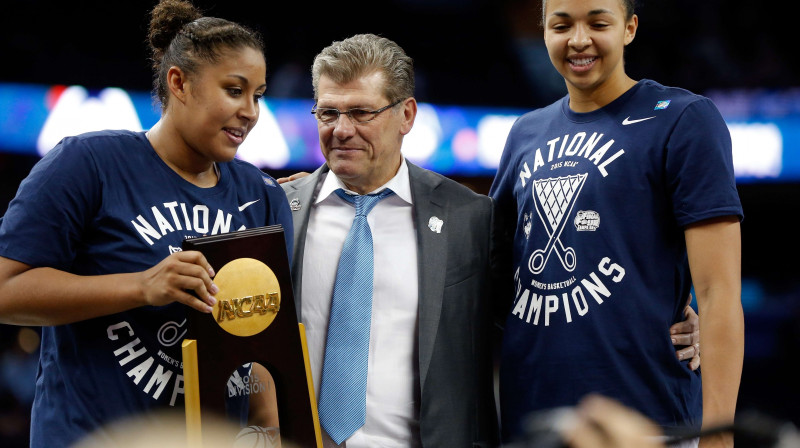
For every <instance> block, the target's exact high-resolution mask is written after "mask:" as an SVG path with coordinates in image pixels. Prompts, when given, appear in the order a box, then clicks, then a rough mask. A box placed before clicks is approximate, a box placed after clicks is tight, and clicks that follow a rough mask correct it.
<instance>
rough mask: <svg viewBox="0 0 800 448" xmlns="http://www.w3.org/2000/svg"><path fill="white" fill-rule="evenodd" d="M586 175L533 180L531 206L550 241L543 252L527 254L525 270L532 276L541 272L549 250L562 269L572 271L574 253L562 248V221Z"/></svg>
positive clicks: (545, 264) (563, 221) (569, 211)
mask: <svg viewBox="0 0 800 448" xmlns="http://www.w3.org/2000/svg"><path fill="white" fill-rule="evenodd" d="M586 176H587V174H576V175H574V176H566V177H556V178H551V179H538V180H535V181H533V203H534V204H535V205H536V213H538V214H539V219H541V220H542V223H543V224H544V227H545V230H547V235H548V236H549V237H550V239H548V240H547V245H546V246H545V247H544V249H536V250H535V251H533V254H531V258H530V260H529V261H528V269H530V271H531V272H532V273H534V274H538V273H540V272H542V271H543V270H544V267H545V266H547V261H548V260H549V259H550V254H551V253H552V252H553V251H555V253H556V255H557V256H558V259H559V260H560V261H561V265H562V266H564V269H566V270H567V271H570V272H572V271H573V270H574V269H575V262H576V260H575V250H574V249H572V248H571V247H564V244H563V243H562V242H561V232H562V231H564V225H565V223H566V222H567V219H566V218H567V217H568V216H569V215H570V214H571V213H572V207H573V206H574V205H575V200H576V199H577V198H578V195H579V194H580V192H581V189H582V188H583V183H584V181H585V180H586Z"/></svg>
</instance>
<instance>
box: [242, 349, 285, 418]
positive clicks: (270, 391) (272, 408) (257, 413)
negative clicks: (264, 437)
mask: <svg viewBox="0 0 800 448" xmlns="http://www.w3.org/2000/svg"><path fill="white" fill-rule="evenodd" d="M252 366H253V367H252V368H253V373H252V375H253V376H255V377H257V378H258V381H257V383H258V384H263V385H264V388H263V389H261V388H259V389H258V391H257V393H252V394H250V413H249V414H250V415H249V417H248V424H250V425H257V426H261V427H262V428H270V427H272V428H278V427H280V424H279V422H278V397H277V395H276V391H275V380H273V379H272V375H270V373H269V371H268V370H267V369H266V368H265V367H264V366H262V365H261V364H259V363H256V362H254V363H253V364H252Z"/></svg>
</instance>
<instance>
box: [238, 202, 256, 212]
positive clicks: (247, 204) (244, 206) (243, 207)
mask: <svg viewBox="0 0 800 448" xmlns="http://www.w3.org/2000/svg"><path fill="white" fill-rule="evenodd" d="M260 200H261V199H256V200H255V201H250V202H245V203H244V204H242V205H240V206H239V211H242V210H244V209H246V208H247V207H250V206H251V205H253V204H255V203H256V202H258V201H260Z"/></svg>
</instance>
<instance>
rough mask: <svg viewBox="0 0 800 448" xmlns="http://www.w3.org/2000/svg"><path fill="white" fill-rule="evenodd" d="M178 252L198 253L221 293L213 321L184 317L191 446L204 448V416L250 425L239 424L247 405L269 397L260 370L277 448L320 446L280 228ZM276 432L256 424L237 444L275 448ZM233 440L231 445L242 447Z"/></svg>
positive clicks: (197, 243) (203, 241)
mask: <svg viewBox="0 0 800 448" xmlns="http://www.w3.org/2000/svg"><path fill="white" fill-rule="evenodd" d="M183 250H197V251H200V252H202V253H203V255H204V256H205V257H206V259H207V260H208V262H209V263H210V264H211V266H213V267H214V269H215V270H216V273H217V275H216V277H215V278H214V283H215V284H216V285H217V286H218V287H219V293H218V294H217V295H216V298H217V303H216V304H215V305H214V307H213V311H212V313H211V314H205V313H201V312H199V311H197V310H194V309H190V310H189V328H188V335H187V338H186V339H184V341H183V375H184V390H185V392H184V393H185V399H186V434H187V442H188V445H189V446H190V447H197V446H202V439H203V434H204V431H210V429H209V428H208V425H206V426H205V427H204V426H203V425H202V424H201V423H202V418H203V417H205V416H208V417H209V421H210V419H211V418H215V417H220V416H221V417H224V416H225V415H227V417H228V418H229V419H233V418H238V420H239V422H240V425H241V426H243V427H244V426H247V425H248V423H243V422H246V421H247V415H248V409H249V406H250V404H251V403H253V402H259V400H261V401H263V399H262V397H265V396H266V395H262V396H258V395H256V394H258V393H264V392H267V391H266V390H265V382H266V381H265V378H262V376H264V375H263V374H261V375H259V374H256V368H257V366H258V367H261V366H263V367H264V368H266V370H267V371H268V374H269V375H271V377H272V379H273V381H274V384H275V388H274V393H275V401H276V404H277V413H278V421H279V425H280V426H279V428H280V429H279V432H280V443H281V444H282V445H283V446H292V447H300V448H306V447H308V448H311V447H322V439H321V432H320V426H319V417H318V415H317V405H316V400H315V397H314V387H313V385H312V380H311V373H310V367H309V364H308V352H307V348H306V340H305V330H304V328H303V325H302V324H298V322H297V314H296V312H295V304H294V295H293V293H292V283H291V276H290V273H289V260H288V257H287V254H286V243H285V239H284V233H283V228H282V226H280V225H275V226H265V227H258V228H254V229H248V230H241V231H236V232H231V233H226V234H221V235H213V236H205V237H199V238H192V239H187V240H185V241H184V242H183ZM260 372H263V370H260ZM267 386H269V383H267ZM243 416H244V417H243ZM249 429H252V431H250V433H248V430H249ZM277 432H278V428H261V427H259V426H258V425H254V426H247V427H246V428H244V429H243V430H242V431H241V432H240V433H239V437H242V436H243V435H244V436H245V437H248V436H249V435H250V434H252V433H258V434H257V435H256V437H255V439H258V440H261V439H260V437H261V436H262V435H263V436H264V437H263V438H264V440H265V441H266V442H269V443H266V444H258V442H256V444H254V443H253V440H254V438H253V437H250V438H249V439H248V440H249V441H248V442H247V445H246V446H265V447H271V446H280V445H278V442H277ZM232 436H236V434H232ZM233 438H234V437H232V446H239V445H240V444H239V443H237V444H233ZM241 446H245V445H241Z"/></svg>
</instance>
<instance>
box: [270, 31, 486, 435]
mask: <svg viewBox="0 0 800 448" xmlns="http://www.w3.org/2000/svg"><path fill="white" fill-rule="evenodd" d="M312 74H313V77H312V80H313V86H314V98H315V100H316V105H315V108H314V111H313V112H314V114H315V117H316V118H317V120H318V130H319V140H320V147H321V149H322V152H323V154H324V156H325V159H326V162H327V163H326V164H325V165H323V166H322V167H320V168H319V169H317V170H316V171H315V172H314V173H313V174H311V175H309V176H307V177H304V178H301V179H299V180H295V181H292V182H289V183H284V184H283V187H284V189H285V191H286V195H287V198H288V199H289V203H290V206H291V208H292V212H293V219H294V230H295V241H294V243H295V244H294V256H293V258H292V280H293V282H294V286H295V296H294V297H295V300H296V302H297V309H298V312H299V313H300V316H299V318H300V320H301V321H302V322H304V324H305V326H306V329H307V335H308V344H309V355H310V358H311V370H312V376H313V379H314V385H315V388H316V392H317V396H318V397H320V395H322V393H321V389H323V388H325V387H326V383H327V384H328V385H329V384H331V383H332V381H333V377H334V376H337V377H340V375H339V374H333V373H331V372H333V371H332V370H330V371H329V370H326V369H327V368H328V367H325V368H323V366H324V365H325V363H326V362H327V361H326V359H325V358H326V352H328V351H332V350H333V349H331V345H330V344H331V343H332V341H331V340H328V339H332V338H328V335H329V333H330V332H329V324H330V325H331V328H334V327H333V326H334V324H333V323H331V322H330V320H331V314H332V313H331V308H332V302H333V301H334V299H332V297H333V296H334V293H333V291H334V283H335V282H336V278H337V275H343V274H337V265H338V263H339V259H340V254H342V253H343V246H344V245H345V239H346V237H347V234H348V229H350V226H351V224H352V223H353V221H354V215H355V214H356V212H355V209H354V207H353V205H351V204H350V203H349V201H348V200H346V199H352V198H349V197H345V196H343V194H345V193H347V194H349V195H367V194H369V193H373V194H375V193H381V192H383V190H386V189H390V190H391V192H392V193H393V194H390V195H389V196H388V197H386V198H385V199H382V200H380V201H379V202H377V205H375V206H374V208H373V209H372V211H371V212H368V215H367V221H368V223H369V227H370V229H371V233H372V241H373V247H374V263H373V265H374V274H373V275H374V281H373V282H374V283H373V287H372V304H371V307H372V309H371V312H370V313H369V314H368V315H371V318H369V359H368V362H367V366H368V367H367V373H366V378H367V380H366V393H365V397H364V398H363V399H364V400H365V401H366V403H365V407H366V417H365V419H364V423H363V425H362V424H361V423H358V428H357V429H356V430H355V431H354V432H352V434H348V435H346V436H343V437H342V436H338V437H331V435H332V434H333V432H335V431H333V432H332V431H331V429H330V428H329V427H328V426H329V425H333V423H328V422H330V421H331V420H332V419H335V417H328V419H327V420H326V418H324V417H323V411H322V408H323V403H322V402H321V403H320V408H321V410H320V415H321V420H322V426H323V429H324V434H323V438H324V440H325V445H326V446H336V445H337V442H341V445H346V446H348V447H349V448H357V447H362V446H363V447H371V446H386V447H395V446H397V447H401V446H402V447H408V446H425V447H473V446H494V445H496V444H497V443H498V442H497V440H498V435H497V420H496V411H495V406H494V397H493V386H492V360H491V339H492V338H491V335H490V334H489V333H490V326H491V312H490V311H489V309H488V308H489V306H488V291H487V287H488V278H489V256H490V255H489V254H490V235H491V222H492V204H491V200H490V199H489V198H488V197H486V196H482V195H478V194H475V193H473V192H472V191H471V190H469V189H468V188H467V187H464V186H462V185H460V184H458V183H456V182H454V181H452V180H449V179H447V178H445V177H443V176H441V175H439V174H436V173H433V172H431V171H428V170H424V169H422V168H419V167H417V166H415V165H413V164H411V163H409V162H408V161H406V160H405V159H404V158H403V156H402V154H401V152H400V148H401V146H402V142H403V137H404V136H405V135H406V134H408V133H409V132H410V131H411V128H412V126H413V124H414V119H415V117H416V113H417V103H416V100H415V99H414V96H413V95H414V74H413V65H412V60H411V58H409V57H408V56H406V54H405V53H404V52H403V50H402V49H401V48H400V47H399V46H398V45H397V44H396V43H394V42H392V41H391V40H389V39H386V38H382V37H378V36H375V35H371V34H367V35H357V36H353V37H351V38H348V39H345V40H343V41H340V42H334V43H333V44H332V45H330V46H329V47H327V48H325V49H324V50H322V52H321V53H320V54H319V55H317V57H316V58H315V60H314V65H313V69H312ZM339 189H341V190H343V191H340V192H337V191H336V190H339ZM339 272H341V271H339ZM336 328H338V324H337V327H336ZM326 345H327V347H326ZM323 371H324V372H323ZM339 379H341V378H339ZM320 398H322V397H320ZM339 400H340V401H346V399H345V398H340V399H339ZM323 401H324V400H323ZM348 433H349V431H348ZM329 434H331V435H329ZM337 438H338V439H342V438H344V441H341V440H336V439H337ZM341 445H340V446H341Z"/></svg>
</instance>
